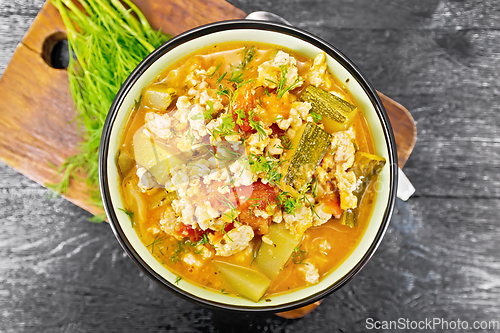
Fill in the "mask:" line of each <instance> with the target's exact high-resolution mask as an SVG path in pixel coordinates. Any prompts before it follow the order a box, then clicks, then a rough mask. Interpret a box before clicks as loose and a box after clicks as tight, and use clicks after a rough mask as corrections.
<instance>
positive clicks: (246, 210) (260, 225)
mask: <svg viewBox="0 0 500 333" xmlns="http://www.w3.org/2000/svg"><path fill="white" fill-rule="evenodd" d="M236 194H237V196H238V199H239V206H238V210H239V212H240V215H239V219H240V221H241V222H242V223H245V224H248V225H249V226H251V227H252V229H254V231H255V232H256V233H257V234H260V235H265V234H267V233H268V232H269V224H271V220H272V217H267V218H264V217H262V216H255V214H254V210H257V209H258V210H264V211H265V210H266V207H267V206H268V205H269V204H271V203H273V202H274V199H275V198H276V195H277V194H278V189H277V188H275V187H274V186H271V185H270V184H263V183H262V182H261V181H260V180H259V181H256V182H254V183H253V184H252V185H250V186H240V187H237V188H236ZM249 194H250V195H249Z"/></svg>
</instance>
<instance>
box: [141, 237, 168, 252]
mask: <svg viewBox="0 0 500 333" xmlns="http://www.w3.org/2000/svg"><path fill="white" fill-rule="evenodd" d="M164 240H165V239H164V238H163V237H161V236H160V235H156V237H155V239H154V240H153V242H152V243H151V244H149V245H146V247H150V246H151V254H154V251H155V245H156V246H158V245H159V244H161V243H163V241H164ZM158 251H160V253H161V254H163V253H162V252H161V250H160V249H159V248H158Z"/></svg>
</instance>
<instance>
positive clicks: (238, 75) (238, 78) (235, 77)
mask: <svg viewBox="0 0 500 333" xmlns="http://www.w3.org/2000/svg"><path fill="white" fill-rule="evenodd" d="M227 80H228V81H229V82H235V83H241V82H243V72H240V71H237V72H231V77H230V78H229V79H227Z"/></svg>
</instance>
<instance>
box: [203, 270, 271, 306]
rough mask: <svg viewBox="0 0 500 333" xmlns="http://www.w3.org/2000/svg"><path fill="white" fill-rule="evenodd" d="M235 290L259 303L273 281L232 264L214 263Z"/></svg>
mask: <svg viewBox="0 0 500 333" xmlns="http://www.w3.org/2000/svg"><path fill="white" fill-rule="evenodd" d="M212 263H213V265H214V266H215V267H216V268H217V270H218V271H219V272H220V273H221V274H222V276H223V277H224V279H225V280H226V281H227V283H228V284H229V285H230V286H231V288H233V290H234V291H235V292H236V293H238V294H239V295H241V296H244V297H246V298H248V299H250V300H252V301H254V302H258V301H259V300H260V298H261V297H262V295H264V293H265V292H266V290H267V288H269V285H270V284H271V281H270V280H269V279H268V278H267V277H266V276H265V275H264V274H262V273H260V272H257V271H256V270H253V269H250V268H247V267H243V266H238V265H234V264H230V263H228V262H225V261H218V260H214V261H212Z"/></svg>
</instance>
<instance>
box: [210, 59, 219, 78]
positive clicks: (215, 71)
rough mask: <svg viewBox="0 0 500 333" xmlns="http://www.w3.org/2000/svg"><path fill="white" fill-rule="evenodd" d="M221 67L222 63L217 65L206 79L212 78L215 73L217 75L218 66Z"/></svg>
mask: <svg viewBox="0 0 500 333" xmlns="http://www.w3.org/2000/svg"><path fill="white" fill-rule="evenodd" d="M221 65H222V62H221V63H220V64H218V65H217V67H216V68H215V70H214V71H213V72H212V74H210V75H209V76H208V77H209V78H213V77H214V75H215V73H217V72H218V71H219V68H220V66H221Z"/></svg>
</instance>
